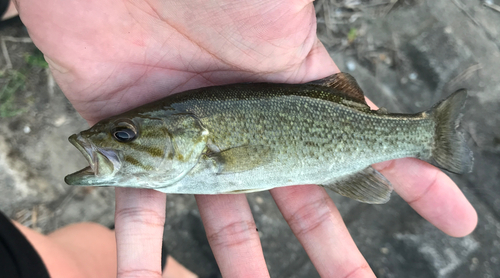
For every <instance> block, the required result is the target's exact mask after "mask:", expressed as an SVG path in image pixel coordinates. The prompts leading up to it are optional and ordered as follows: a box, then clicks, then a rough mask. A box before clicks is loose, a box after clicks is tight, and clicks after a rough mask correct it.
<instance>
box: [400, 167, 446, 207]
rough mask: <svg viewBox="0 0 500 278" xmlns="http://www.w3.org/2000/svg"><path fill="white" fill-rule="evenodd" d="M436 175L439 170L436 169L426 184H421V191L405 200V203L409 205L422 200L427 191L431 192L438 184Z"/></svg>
mask: <svg viewBox="0 0 500 278" xmlns="http://www.w3.org/2000/svg"><path fill="white" fill-rule="evenodd" d="M438 176H439V172H438V171H436V174H435V175H434V177H432V178H431V179H429V182H428V183H427V184H426V186H423V187H422V188H421V193H420V194H417V196H416V197H414V198H412V199H411V200H407V203H408V204H409V205H413V204H416V203H418V202H420V201H421V200H424V199H425V197H426V196H427V193H429V192H431V191H432V189H433V188H434V187H436V186H438V184H439V181H438Z"/></svg>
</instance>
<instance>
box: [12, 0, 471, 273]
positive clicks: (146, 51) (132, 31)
mask: <svg viewBox="0 0 500 278" xmlns="http://www.w3.org/2000/svg"><path fill="white" fill-rule="evenodd" d="M18 6H19V11H20V14H21V18H22V20H23V22H24V23H25V25H26V26H27V28H28V31H29V33H30V35H31V37H32V39H33V41H34V42H35V44H36V45H37V46H38V47H39V48H40V50H41V51H42V52H43V53H44V54H45V57H46V58H47V60H48V61H49V65H50V67H51V70H52V72H53V74H54V76H55V78H56V80H57V82H58V84H59V85H60V87H61V88H62V89H63V91H64V93H65V94H66V96H67V97H68V99H69V100H70V101H71V102H72V103H73V105H74V107H75V108H76V109H77V110H78V112H80V114H81V115H82V116H83V117H84V118H85V119H86V120H87V121H88V122H89V123H90V124H93V123H95V122H97V121H98V120H100V119H102V118H105V117H108V116H111V115H114V114H117V113H120V112H123V111H126V110H128V109H130V108H133V107H137V106H139V105H141V104H144V103H147V102H150V101H153V100H156V99H159V98H162V97H164V96H167V95H169V94H172V93H176V92H179V91H184V90H187V89H192V88H197V87H202V86H208V85H214V84H226V83H235V82H247V81H274V82H290V83H302V82H306V81H310V80H314V79H319V78H322V77H325V76H327V75H329V74H332V73H334V72H336V71H338V69H337V68H336V66H335V64H334V63H333V61H332V60H331V59H330V57H329V55H328V53H327V52H326V50H325V49H324V47H323V46H322V45H321V43H320V42H319V41H318V39H317V37H316V33H315V32H316V28H315V26H316V21H315V13H314V8H313V6H312V3H311V2H310V1H299V0H295V1H279V0H278V1H277V0H273V1H231V0H213V1H201V0H200V1H174V0H172V1H154V0H149V1H140V0H129V1H123V0H121V1H119V0H115V1H112V0H108V1H56V0H44V1H41V0H18ZM375 167H376V168H377V169H378V170H380V171H381V172H382V173H383V174H384V175H385V176H386V177H387V178H388V179H389V180H390V181H391V182H392V183H393V184H394V187H395V189H396V191H397V192H398V194H400V195H401V196H402V197H403V198H404V199H405V200H407V201H408V202H409V203H410V204H411V205H412V206H413V207H414V208H415V209H416V210H417V211H418V212H419V213H420V214H421V215H422V216H424V217H425V218H427V219H428V220H429V221H430V222H432V223H433V224H434V225H436V226H437V227H438V228H440V229H442V230H443V231H444V232H446V233H448V234H450V235H454V236H463V235H466V234H468V233H470V232H471V231H472V229H473V228H474V227H475V224H476V221H477V216H476V214H475V211H474V209H473V208H472V207H471V205H470V204H469V203H468V202H467V200H466V199H465V197H464V196H463V195H462V193H461V192H460V191H459V189H458V188H457V187H456V185H455V184H454V183H453V182H452V181H451V180H450V179H449V178H448V177H447V176H446V175H444V174H443V173H442V172H440V171H439V170H437V169H436V168H434V167H432V166H430V165H428V164H426V163H424V162H421V161H417V160H414V159H400V160H395V161H391V162H386V163H381V164H379V165H375ZM271 194H272V195H273V198H274V199H275V201H276V203H277V205H278V207H279V208H280V210H281V212H282V214H283V216H284V217H285V219H286V220H287V221H288V223H289V224H290V227H291V228H292V230H293V231H294V233H295V234H296V236H297V237H298V239H299V240H300V242H301V243H302V245H303V246H304V248H305V250H306V251H307V253H308V254H309V256H310V258H311V260H312V262H313V263H314V265H315V266H316V268H317V269H318V271H319V273H320V274H321V275H322V276H324V277H345V276H348V275H352V276H349V277H373V276H374V275H373V273H372V272H371V270H370V269H369V267H368V265H367V263H366V261H365V260H364V258H363V257H362V255H361V254H360V253H359V251H358V249H357V248H356V246H355V244H354V242H353V241H352V239H351V237H350V235H349V233H348V231H347V229H346V227H345V225H344V224H343V222H342V218H341V217H340V214H339V212H338V210H337V209H336V207H335V205H334V204H333V202H332V201H331V199H330V198H329V197H328V195H327V194H326V192H325V191H324V189H322V188H320V187H316V186H295V187H288V188H277V189H273V190H271ZM116 197H117V210H116V231H117V243H118V271H119V274H120V275H121V276H122V277H131V276H134V275H135V276H141V277H146V276H147V277H159V276H161V270H160V262H159V261H160V246H161V237H162V232H163V224H164V217H165V195H164V194H162V193H159V192H155V191H150V190H140V189H126V188H117V189H116ZM196 199H197V202H198V205H199V208H200V214H201V216H202V219H203V222H204V225H205V229H206V232H207V236H208V239H209V242H210V244H211V247H212V249H213V252H214V255H215V257H216V259H217V262H218V264H219V267H220V269H221V272H222V274H223V275H224V276H227V277H243V276H245V277H265V276H268V275H269V274H268V272H267V268H266V264H265V262H264V257H263V255H262V248H261V246H260V240H259V236H258V233H257V232H256V229H255V223H254V220H253V218H252V215H251V212H250V209H249V207H248V203H247V201H246V198H245V196H244V195H230V196H228V195H219V196H196Z"/></svg>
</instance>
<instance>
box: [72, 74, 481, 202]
mask: <svg viewBox="0 0 500 278" xmlns="http://www.w3.org/2000/svg"><path fill="white" fill-rule="evenodd" d="M466 97H467V93H466V91H465V90H460V91H457V92H455V93H454V94H452V95H451V96H450V97H449V98H447V99H446V100H444V101H442V102H440V103H438V104H437V105H435V106H434V107H433V108H431V109H430V110H428V111H425V112H422V113H418V114H408V115H405V114H389V113H387V112H385V111H383V110H377V111H375V110H371V109H370V108H369V107H368V105H367V104H366V102H365V99H364V95H363V91H362V90H361V88H359V86H358V84H357V83H356V81H355V80H354V78H353V77H352V76H350V75H349V74H346V73H338V74H334V75H332V76H329V77H326V78H324V79H321V80H317V81H313V82H309V83H305V84H274V83H253V84H232V85H225V86H214V87H207V88H200V89H195V90H190V91H185V92H182V93H178V94H175V95H172V96H168V97H166V98H164V99H161V100H158V101H156V102H153V103H150V104H146V105H143V106H141V107H138V108H135V109H133V110H130V111H128V112H125V113H123V114H121V115H117V116H114V117H111V118H108V119H105V120H102V121H100V122H99V123H97V124H95V125H94V126H93V127H91V128H90V129H88V130H85V131H82V132H80V133H79V134H78V135H77V134H74V135H72V136H71V137H70V138H69V141H70V142H71V143H72V144H73V145H75V147H76V148H78V150H80V152H81V153H82V154H83V155H84V156H85V158H86V159H87V160H88V162H89V164H90V166H89V167H86V168H84V169H82V170H80V171H78V172H76V173H74V174H71V175H68V176H67V177H66V178H65V181H66V182H67V183H68V184H70V185H90V186H121V187H137V188H151V189H155V190H158V191H161V192H165V193H182V194H225V193H245V192H255V191H261V190H268V189H271V188H275V187H280V186H290V185H298V184H317V185H321V186H324V187H327V188H330V189H332V190H333V191H335V192H337V193H339V194H341V195H344V196H347V197H350V198H353V199H355V200H358V201H361V202H366V203H385V202H387V201H388V200H389V198H390V193H391V192H392V186H391V184H390V183H389V181H388V180H387V179H385V177H384V176H382V175H381V174H380V173H379V172H377V171H376V170H375V169H373V168H372V167H371V166H370V165H371V164H373V163H377V162H381V161H386V160H391V159H396V158H403V157H416V158H418V159H421V160H424V161H427V162H429V163H432V164H434V165H436V166H438V167H441V168H444V169H446V170H448V171H451V172H455V173H465V172H470V171H471V170H472V164H473V157H472V152H471V151H470V150H469V148H468V147H467V145H466V143H465V140H464V138H463V135H462V134H461V133H460V132H459V131H457V127H458V124H459V120H460V118H461V115H462V113H461V110H462V108H463V106H464V103H465V99H466Z"/></svg>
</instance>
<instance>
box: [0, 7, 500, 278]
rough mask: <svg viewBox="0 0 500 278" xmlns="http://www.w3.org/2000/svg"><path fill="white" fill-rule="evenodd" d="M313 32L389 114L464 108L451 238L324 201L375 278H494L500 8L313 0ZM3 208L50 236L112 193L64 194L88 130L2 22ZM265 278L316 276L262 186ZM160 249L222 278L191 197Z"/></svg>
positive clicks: (401, 213) (177, 205)
mask: <svg viewBox="0 0 500 278" xmlns="http://www.w3.org/2000/svg"><path fill="white" fill-rule="evenodd" d="M315 6H316V9H317V14H318V34H319V36H320V38H321V39H322V41H323V42H324V44H325V46H327V48H328V49H329V51H330V53H331V55H332V57H333V59H334V61H335V62H336V63H337V65H338V66H339V68H340V69H341V70H342V71H346V72H350V73H351V74H352V75H354V76H355V77H356V79H357V80H358V82H359V83H360V85H361V87H362V88H364V90H365V93H366V95H367V96H368V97H369V98H370V99H372V100H373V101H374V102H375V103H376V104H377V105H379V106H383V107H385V108H387V109H388V110H389V111H391V112H405V113H410V112H418V111H422V110H425V109H428V108H429V107H430V106H432V104H434V103H436V102H437V101H438V100H440V99H442V98H444V97H446V96H448V95H449V94H451V93H452V92H454V91H455V90H456V89H459V88H467V89H468V91H469V96H470V97H469V100H468V104H467V107H466V115H465V116H464V118H463V124H462V127H463V129H464V130H465V131H466V134H467V137H468V143H469V146H470V147H471V149H472V150H473V152H474V156H475V166H474V170H473V172H472V173H470V174H466V175H462V176H457V175H452V174H450V176H451V177H452V178H453V180H455V181H456V182H457V184H459V186H460V188H461V189H462V191H463V192H464V193H465V195H466V197H467V198H468V199H469V200H470V201H471V202H472V204H473V205H474V207H475V208H476V209H477V211H478V215H479V225H478V228H477V229H476V231H475V232H474V233H472V234H471V235H469V236H467V237H464V238H452V237H449V236H447V235H445V234H443V233H442V232H440V231H439V230H437V229H436V228H434V227H433V226H432V225H430V224H429V223H427V222H426V221H425V220H423V219H422V218H421V217H420V216H419V215H418V214H416V213H415V212H414V211H413V210H412V209H411V208H410V207H409V206H408V205H407V204H406V203H405V202H404V201H402V200H401V198H399V197H398V196H397V195H396V194H394V196H393V197H392V199H391V201H390V202H389V203H388V204H386V205H382V206H373V205H366V204H360V203H357V202H354V201H351V200H349V199H347V198H343V197H340V196H338V195H335V194H333V193H332V194H331V196H332V198H333V199H334V201H335V202H336V204H337V206H338V207H339V209H340V210H341V213H342V215H343V216H344V219H345V221H346V224H347V226H348V228H349V230H350V232H351V233H352V235H353V237H354V239H355V241H356V243H357V244H358V246H359V248H360V250H361V252H362V253H363V254H364V256H365V257H366V258H367V260H368V262H369V264H370V265H371V267H372V268H373V270H374V271H375V273H376V275H377V277H439V278H441V277H443V278H445V277H463V278H466V277H485V278H486V277H500V184H499V180H500V167H499V166H500V113H499V111H500V74H499V73H500V3H499V1H491V0H490V1H477V0H475V1H472V0H451V1H430V0H428V1H424V0H405V1H397V0H392V1H390V0H378V1H366V0H365V1H363V0H347V1H335V0H330V1H328V0H321V1H316V2H315ZM0 50H1V54H2V55H0V190H1V191H0V192H1V194H0V209H1V210H2V211H3V212H4V213H6V214H7V215H9V216H10V217H12V218H13V219H15V220H17V221H19V222H21V223H22V224H24V225H26V226H28V227H31V228H34V229H36V230H39V231H41V232H45V233H46V232H50V231H53V230H55V229H57V228H59V227H61V226H64V225H67V224H69V223H74V222H81V221H94V222H98V223H101V224H103V225H106V226H110V225H112V224H113V221H114V219H113V218H114V191H113V189H112V188H86V187H70V186H68V185H66V184H65V183H64V181H63V177H64V176H65V175H67V174H68V173H71V172H74V171H75V170H77V169H81V168H83V167H84V166H87V163H86V162H85V160H84V159H83V157H82V156H81V155H80V153H79V152H78V151H77V150H76V149H75V148H74V147H73V146H72V145H71V144H70V143H69V142H68V141H67V138H68V136H69V135H71V134H73V133H75V132H78V131H79V130H82V129H84V128H86V127H87V124H86V122H85V121H84V120H83V119H81V117H79V115H78V114H77V113H76V112H75V111H74V109H73V108H72V106H71V104H70V103H69V102H68V101H67V100H66V98H65V97H64V95H63V94H62V92H61V91H60V89H59V88H58V87H57V85H56V84H55V82H54V80H53V79H52V77H51V76H50V73H49V71H48V69H47V65H46V63H45V61H44V60H43V56H42V55H41V53H40V52H39V51H38V50H37V49H36V47H35V46H34V45H33V44H32V43H31V40H30V39H29V37H28V35H27V32H26V30H25V28H24V26H23V25H22V23H21V22H20V20H19V19H13V20H10V21H8V22H3V23H0ZM247 198H248V200H249V202H250V206H251V208H252V211H253V213H254V217H255V220H256V224H257V227H258V228H259V234H260V236H261V241H262V245H263V249H264V254H265V257H266V260H267V263H268V267H269V270H270V272H271V276H272V277H318V274H317V272H316V271H315V270H314V267H313V266H312V264H311V262H310V260H309V258H308V257H307V255H306V253H305V251H304V250H303V248H302V247H301V246H300V244H299V243H298V241H297V239H296V238H295V237H294V235H293V234H292V233H291V231H290V229H289V227H288V225H287V224H286V222H285V221H284V220H283V218H282V216H281V214H280V212H279V211H278V209H277V208H276V205H275V204H274V202H273V201H272V198H271V197H270V195H269V193H268V192H261V193H254V194H248V195H247ZM167 202H168V203H167V223H166V226H165V243H166V244H167V246H168V247H169V249H170V250H171V252H172V253H173V255H174V257H176V258H177V259H178V260H180V261H181V262H182V263H183V264H185V265H186V266H188V267H189V268H190V269H192V270H194V271H195V272H196V273H198V274H200V275H201V277H209V276H210V277H218V276H219V273H218V269H217V266H216V264H215V261H214V258H213V255H212V253H211V251H210V248H209V246H208V242H207V240H206V237H205V233H204V230H203V226H202V224H201V220H200V217H199V213H198V209H197V207H196V203H195V201H194V198H193V196H190V195H171V196H168V200H167Z"/></svg>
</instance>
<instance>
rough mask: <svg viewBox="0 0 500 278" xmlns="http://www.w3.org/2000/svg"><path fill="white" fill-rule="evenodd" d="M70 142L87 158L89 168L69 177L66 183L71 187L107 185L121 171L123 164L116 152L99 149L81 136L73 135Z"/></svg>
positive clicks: (65, 179)
mask: <svg viewBox="0 0 500 278" xmlns="http://www.w3.org/2000/svg"><path fill="white" fill-rule="evenodd" d="M68 140H69V142H70V143H71V144H72V145H73V146H75V147H76V148H77V149H78V150H79V151H80V153H82V155H83V156H84V157H85V159H86V160H87V162H88V163H89V166H87V167H85V168H83V169H82V170H79V171H77V172H75V173H73V174H70V175H67V176H66V177H65V178H64V181H65V182H66V183H67V184H69V185H107V184H111V182H110V179H111V178H112V177H113V176H114V174H115V173H116V172H118V170H119V169H120V166H121V162H120V159H119V156H118V155H117V153H116V151H114V150H109V149H104V148H99V147H97V146H95V145H94V144H92V143H91V142H89V141H87V140H85V138H83V137H82V136H81V135H80V134H78V135H77V134H73V135H71V136H70V137H69V139H68Z"/></svg>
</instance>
